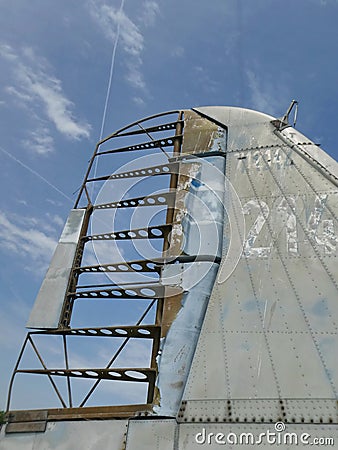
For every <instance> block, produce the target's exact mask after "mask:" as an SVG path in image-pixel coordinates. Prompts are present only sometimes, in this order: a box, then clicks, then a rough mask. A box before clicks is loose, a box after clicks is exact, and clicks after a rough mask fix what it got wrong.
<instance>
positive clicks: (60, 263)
mask: <svg viewBox="0 0 338 450" xmlns="http://www.w3.org/2000/svg"><path fill="white" fill-rule="evenodd" d="M84 217H85V210H84V209H73V210H72V211H71V212H70V215H69V217H68V220H67V222H66V225H65V227H64V230H63V232H62V235H61V237H60V240H59V243H58V245H57V247H56V249H55V252H54V255H53V258H52V261H51V263H50V266H49V269H48V271H47V274H46V277H45V279H44V281H43V282H42V285H41V288H40V291H39V293H38V295H37V298H36V300H35V303H34V307H33V309H32V312H31V315H30V317H29V320H28V322H27V325H26V326H27V328H57V327H58V325H59V320H60V314H61V311H62V306H63V302H64V299H65V295H66V293H67V287H68V282H69V277H70V273H71V269H72V266H73V263H74V258H75V253H76V247H77V243H78V241H79V238H80V232H81V229H82V226H83V221H84Z"/></svg>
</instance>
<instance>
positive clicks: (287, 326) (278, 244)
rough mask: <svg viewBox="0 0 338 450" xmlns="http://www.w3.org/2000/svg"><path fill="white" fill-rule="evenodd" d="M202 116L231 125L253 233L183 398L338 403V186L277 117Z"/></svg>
mask: <svg viewBox="0 0 338 450" xmlns="http://www.w3.org/2000/svg"><path fill="white" fill-rule="evenodd" d="M199 110H201V109H199ZM201 112H202V113H203V114H207V115H209V116H210V117H212V118H213V119H214V120H218V121H219V122H222V123H223V124H225V125H226V126H227V127H228V132H229V147H228V151H227V157H226V174H227V176H228V178H229V180H230V182H231V183H232V185H233V186H234V188H235V190H236V192H237V194H238V195H239V198H240V200H241V203H242V208H243V210H242V212H243V216H244V219H245V224H246V232H245V236H244V245H243V252H242V254H241V257H240V258H239V262H238V264H237V267H236V269H235V270H234V271H233V273H232V274H231V276H230V277H229V278H228V279H227V280H225V281H224V282H223V280H221V279H220V278H219V279H218V282H216V283H215V285H214V288H213V292H212V295H211V298H210V301H209V304H208V310H207V312H206V316H205V320H204V323H203V326H202V330H201V334H200V338H199V342H198V345H197V349H196V352H195V356H194V360H193V363H192V367H191V371H190V374H189V377H188V381H187V385H186V390H185V393H184V396H183V400H184V401H189V400H202V399H205V400H208V399H220V400H221V399H243V400H245V399H252V402H253V403H252V405H253V406H252V408H253V409H255V406H254V405H255V401H256V400H255V399H260V400H263V399H271V400H273V399H278V398H281V399H290V400H292V399H300V398H303V399H311V398H324V399H325V398H327V399H335V398H337V389H338V363H337V359H336V358H335V356H334V355H336V354H337V351H338V339H337V337H338V336H337V331H338V330H337V323H338V304H337V302H336V299H337V287H338V280H337V270H336V267H337V244H338V242H337V241H338V240H337V234H336V233H337V214H338V204H337V195H338V191H337V188H336V186H335V183H334V181H333V180H332V179H331V178H329V177H328V176H326V175H325V174H324V172H323V170H322V169H321V168H320V167H319V165H318V166H316V163H315V161H310V158H309V156H308V155H305V154H302V153H301V152H300V151H296V150H295V149H294V148H293V147H292V145H293V144H292V145H291V144H290V145H289V143H288V142H287V141H286V140H285V139H281V138H280V137H279V136H277V135H278V133H277V132H276V130H275V128H274V126H273V125H272V124H271V123H270V117H268V116H265V115H261V114H259V113H251V112H250V111H237V110H236V109H234V110H232V108H230V109H225V110H224V111H221V109H219V108H215V109H213V108H211V109H210V110H209V109H208V108H203V109H202V110H201ZM253 142H254V143H255V145H253ZM309 145H311V149H312V147H313V146H314V144H313V143H309ZM312 150H313V149H312ZM316 154H318V155H319V154H320V153H319V151H317V153H314V152H312V157H313V158H314V157H315V156H316ZM321 161H322V162H325V161H326V159H325V157H324V158H322V160H321ZM319 169H320V170H319ZM330 170H331V172H332V173H333V172H334V169H333V163H332V162H330ZM233 225H235V226H236V221H235V222H234V223H233ZM227 232H228V233H230V228H229V226H228V224H225V234H226V233H227ZM223 260H224V259H223ZM223 260H222V262H223ZM222 262H221V264H222Z"/></svg>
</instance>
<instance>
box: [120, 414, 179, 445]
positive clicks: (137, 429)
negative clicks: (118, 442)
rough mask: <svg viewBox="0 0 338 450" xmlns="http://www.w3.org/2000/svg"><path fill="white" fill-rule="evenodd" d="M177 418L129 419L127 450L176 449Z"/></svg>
mask: <svg viewBox="0 0 338 450" xmlns="http://www.w3.org/2000/svg"><path fill="white" fill-rule="evenodd" d="M176 437H177V424H176V420H175V419H163V420H161V419H151V420H148V419H147V420H141V419H137V420H129V423H128V432H127V442H126V444H127V445H126V450H135V449H137V450H149V449H152V450H175V448H176Z"/></svg>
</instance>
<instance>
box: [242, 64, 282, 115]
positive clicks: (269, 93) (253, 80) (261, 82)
mask: <svg viewBox="0 0 338 450" xmlns="http://www.w3.org/2000/svg"><path fill="white" fill-rule="evenodd" d="M257 73H258V71H256V72H254V71H253V70H247V71H246V77H247V80H248V86H249V90H250V94H251V106H252V107H253V108H254V109H257V110H258V111H261V112H265V113H267V114H271V115H277V116H280V115H281V113H282V112H283V108H285V107H286V105H285V101H286V100H285V99H288V98H290V95H289V94H288V89H287V87H286V84H285V83H284V82H283V81H282V76H281V77H280V79H279V80H278V83H277V81H275V80H274V81H271V80H269V79H267V78H266V77H265V78H264V79H263V76H264V75H262V78H260V77H259V76H258V75H257Z"/></svg>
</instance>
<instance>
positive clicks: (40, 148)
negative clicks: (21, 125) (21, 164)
mask: <svg viewBox="0 0 338 450" xmlns="http://www.w3.org/2000/svg"><path fill="white" fill-rule="evenodd" d="M22 143H23V144H24V146H25V147H27V149H28V150H32V151H34V153H37V154H38V155H47V154H49V153H51V152H53V151H54V139H53V138H52V136H50V134H49V129H48V128H47V127H41V128H38V129H37V130H36V131H32V132H31V133H30V136H29V138H28V139H25V140H24V141H23V142H22Z"/></svg>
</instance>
